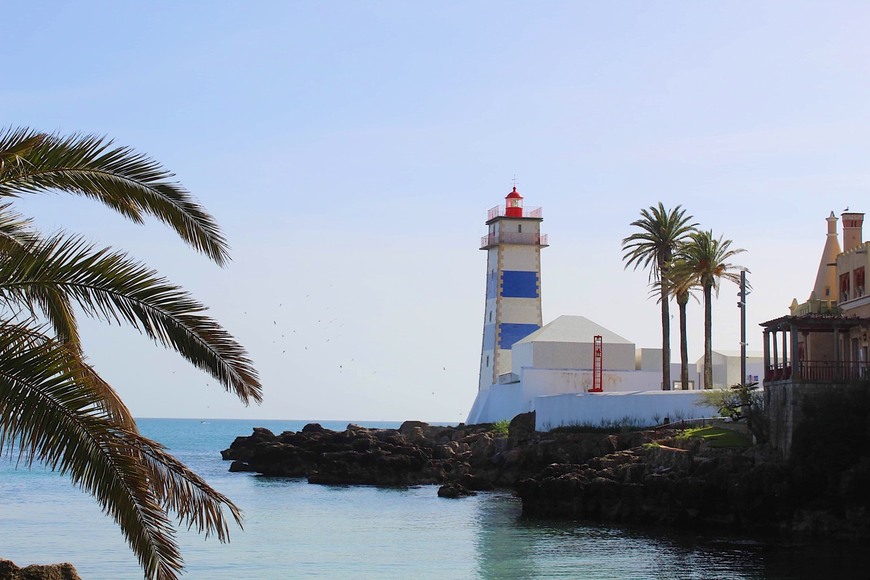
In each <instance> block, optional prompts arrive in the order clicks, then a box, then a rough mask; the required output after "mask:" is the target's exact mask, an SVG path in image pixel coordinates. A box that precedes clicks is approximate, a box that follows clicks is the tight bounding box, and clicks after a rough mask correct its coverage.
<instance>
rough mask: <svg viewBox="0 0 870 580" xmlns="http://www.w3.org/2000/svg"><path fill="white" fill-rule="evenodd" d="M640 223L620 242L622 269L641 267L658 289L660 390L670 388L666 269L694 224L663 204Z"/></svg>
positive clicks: (643, 215)
mask: <svg viewBox="0 0 870 580" xmlns="http://www.w3.org/2000/svg"><path fill="white" fill-rule="evenodd" d="M640 215H641V219H639V220H635V221H633V222H631V225H632V226H634V227H636V228H639V229H640V232H637V233H634V234H632V235H630V236H628V237H627V238H625V239H623V240H622V250H623V252H624V253H623V256H622V260H623V261H624V262H625V267H626V268H628V267H629V266H633V267H634V269H635V270H636V269H637V268H639V267H643V268H645V269H648V270H649V280H650V283H651V284H657V285H658V287H659V301H660V303H661V307H662V389H664V390H670V388H671V317H670V309H669V307H668V298H669V297H670V294H671V289H670V282H669V276H668V274H669V268H670V264H671V260H672V259H673V256H674V252H675V251H676V249H677V247H678V246H679V245H680V244H681V243H682V242H683V241H684V240H685V239H686V238H687V237H688V235H689V234H690V233H691V232H693V231H694V229H695V226H697V225H698V224H696V223H689V222H690V221H691V220H692V216H687V215H686V210H684V209H682V207H681V206H679V205H678V206H677V207H675V208H674V209H672V210H667V209H665V206H664V204H662V202H659V204H658V206H657V207H655V206H651V207H650V208H649V209H643V210H641V212H640Z"/></svg>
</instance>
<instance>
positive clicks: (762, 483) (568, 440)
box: [222, 414, 870, 541]
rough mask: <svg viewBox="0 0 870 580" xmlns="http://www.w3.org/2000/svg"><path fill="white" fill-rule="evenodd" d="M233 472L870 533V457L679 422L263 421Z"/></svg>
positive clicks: (647, 519)
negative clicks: (724, 442) (717, 444)
mask: <svg viewBox="0 0 870 580" xmlns="http://www.w3.org/2000/svg"><path fill="white" fill-rule="evenodd" d="M222 456H223V458H224V459H225V460H232V461H233V463H232V465H231V467H230V471H247V472H255V473H259V474H262V475H266V476H280V477H298V478H306V479H307V480H308V481H309V482H310V483H319V484H342V485H377V486H411V485H425V484H437V485H440V486H441V488H440V489H439V492H438V495H439V496H441V497H451V498H455V497H463V496H466V495H473V494H474V493H475V492H477V491H484V490H491V489H508V490H513V491H514V492H515V493H516V494H517V495H518V496H519V497H520V498H521V499H522V505H523V515H524V516H528V517H546V518H571V519H583V520H599V521H608V522H617V523H628V524H655V525H675V526H681V527H691V526H704V525H716V526H722V527H727V528H729V529H744V530H753V531H758V532H775V533H786V534H794V533H797V534H809V535H818V536H825V537H835V538H838V539H843V540H855V541H858V540H862V541H863V540H865V539H870V517H868V516H870V500H868V496H867V494H866V493H865V490H866V489H868V487H867V486H868V485H870V461H868V460H866V459H862V460H861V461H857V462H852V463H850V464H848V465H845V466H842V465H841V466H840V467H841V469H839V470H827V471H825V470H824V469H819V466H818V462H817V461H816V464H815V467H809V468H808V467H807V464H806V462H807V461H815V460H813V459H811V458H807V457H804V458H803V459H802V460H799V461H795V462H790V463H785V462H782V461H779V460H777V459H776V457H775V455H774V454H772V453H771V452H770V451H769V450H767V449H766V448H765V447H763V446H758V445H756V446H753V447H750V448H748V449H718V448H713V447H711V446H710V445H709V444H708V443H707V442H706V441H704V440H702V439H698V438H686V437H682V436H680V431H679V430H678V429H673V428H671V429H660V430H650V431H635V432H629V433H615V434H608V433H570V432H568V433H552V432H551V433H538V432H535V431H534V417H533V416H532V415H531V414H526V415H519V416H518V417H516V418H515V419H514V420H513V421H512V422H511V424H510V426H509V428H508V432H507V433H503V432H498V431H497V430H495V429H494V427H493V426H492V425H470V426H467V425H460V426H458V427H438V426H431V425H428V424H426V423H422V422H418V421H406V422H405V423H403V424H402V426H401V427H400V428H399V429H368V428H363V427H359V426H356V425H348V427H347V429H346V430H345V431H341V432H339V431H331V430H328V429H324V428H323V427H321V426H320V425H317V424H310V425H307V426H306V427H305V428H304V429H303V430H302V431H300V432H285V433H281V434H279V435H275V434H273V433H271V432H270V431H268V430H266V429H260V428H257V429H254V432H253V434H252V435H250V436H248V437H238V438H237V439H236V440H235V441H234V442H233V444H232V445H231V446H230V448H229V449H226V450H224V451H223V452H222Z"/></svg>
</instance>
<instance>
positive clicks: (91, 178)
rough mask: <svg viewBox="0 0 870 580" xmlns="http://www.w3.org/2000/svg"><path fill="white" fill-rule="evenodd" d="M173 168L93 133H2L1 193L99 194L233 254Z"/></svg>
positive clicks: (215, 253)
mask: <svg viewBox="0 0 870 580" xmlns="http://www.w3.org/2000/svg"><path fill="white" fill-rule="evenodd" d="M172 177H173V175H172V173H170V172H168V171H166V170H165V169H163V168H162V167H161V166H160V164H158V163H157V162H155V161H154V160H152V159H149V158H148V157H147V156H145V155H142V154H141V153H136V152H134V151H133V150H132V149H130V148H128V147H113V146H112V142H111V141H110V140H107V139H105V138H104V137H97V136H94V135H73V136H71V137H61V136H58V135H49V134H45V133H38V132H36V131H32V130H29V129H16V130H8V131H6V133H5V134H0V196H2V197H14V196H18V195H20V194H23V193H38V192H43V191H48V190H56V191H64V192H67V193H74V194H78V195H83V196H85V197H90V198H92V199H96V200H98V201H100V202H102V203H104V204H105V205H107V206H108V207H110V208H112V209H114V210H115V211H117V212H118V213H120V214H122V215H124V216H125V217H127V218H129V219H131V220H133V221H134V222H137V223H141V222H142V221H143V215H144V214H149V215H151V216H154V217H156V218H157V219H159V220H161V221H162V222H164V223H166V224H167V225H168V226H170V227H171V228H173V229H174V230H175V231H176V232H177V233H178V235H179V236H181V238H182V239H183V240H184V241H185V242H187V243H188V244H190V245H191V246H193V247H194V248H196V249H197V250H199V251H201V252H203V253H204V254H205V255H207V256H208V257H209V258H211V259H212V260H214V261H215V262H217V263H218V264H224V263H226V261H227V260H228V259H229V251H228V246H227V242H226V240H225V239H224V237H223V234H221V232H220V228H219V227H218V225H217V223H216V222H215V221H214V218H212V217H211V216H210V215H209V214H208V213H206V211H205V210H203V209H202V207H201V206H200V205H199V204H198V203H196V201H195V200H194V199H193V198H192V197H191V195H190V194H189V193H188V192H187V190H185V189H184V188H183V187H181V186H180V185H179V184H177V183H173V182H171V181H169V180H170V179H171V178H172Z"/></svg>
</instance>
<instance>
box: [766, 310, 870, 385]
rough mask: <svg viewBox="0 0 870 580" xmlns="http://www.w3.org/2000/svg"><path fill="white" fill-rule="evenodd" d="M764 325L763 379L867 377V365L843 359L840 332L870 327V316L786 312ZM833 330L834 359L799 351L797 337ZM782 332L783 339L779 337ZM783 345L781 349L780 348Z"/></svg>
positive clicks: (804, 379)
mask: <svg viewBox="0 0 870 580" xmlns="http://www.w3.org/2000/svg"><path fill="white" fill-rule="evenodd" d="M761 326H762V327H763V328H764V381H765V382H769V381H788V380H790V381H793V382H796V381H815V382H851V381H855V380H860V379H865V378H867V377H866V376H864V375H865V374H866V369H865V368H860V367H859V364H858V362H857V361H851V360H848V359H846V360H844V357H843V353H842V352H841V349H840V334H841V333H844V332H845V333H848V331H849V330H851V329H853V328H856V327H863V328H865V332H866V329H867V328H868V327H870V318H859V317H857V316H842V315H833V314H810V315H805V316H783V317H781V318H776V319H774V320H768V321H767V322H762V323H761ZM819 333H825V334H832V335H833V336H832V340H833V350H834V360H824V361H823V360H806V359H804V357H803V356H796V353H799V348H798V342H799V341H798V337H799V336H800V335H803V336H804V338H805V342H806V338H807V337H808V336H809V335H810V334H819ZM780 336H781V339H780ZM779 345H781V346H782V350H780V349H779Z"/></svg>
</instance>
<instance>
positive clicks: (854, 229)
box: [841, 212, 864, 252]
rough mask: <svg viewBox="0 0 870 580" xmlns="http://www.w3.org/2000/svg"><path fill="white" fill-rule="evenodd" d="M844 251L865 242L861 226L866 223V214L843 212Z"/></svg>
mask: <svg viewBox="0 0 870 580" xmlns="http://www.w3.org/2000/svg"><path fill="white" fill-rule="evenodd" d="M841 217H842V218H843V251H844V252H848V251H851V250H854V249H855V248H857V247H858V246H860V245H861V244H862V243H863V240H862V235H861V226H862V225H863V224H864V214H863V213H857V212H843V213H842V214H841Z"/></svg>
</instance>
